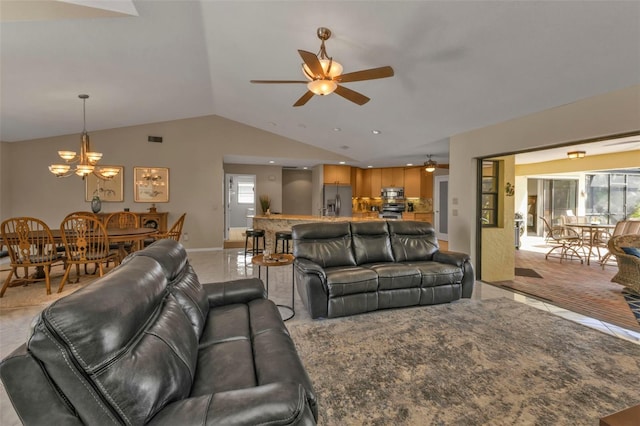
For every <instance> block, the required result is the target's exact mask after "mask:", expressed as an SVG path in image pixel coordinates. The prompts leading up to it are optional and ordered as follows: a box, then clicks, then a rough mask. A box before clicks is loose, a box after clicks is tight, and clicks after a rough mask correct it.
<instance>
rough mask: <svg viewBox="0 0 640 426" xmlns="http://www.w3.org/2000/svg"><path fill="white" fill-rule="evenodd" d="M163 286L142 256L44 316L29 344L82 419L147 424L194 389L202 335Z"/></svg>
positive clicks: (153, 264) (156, 268)
mask: <svg viewBox="0 0 640 426" xmlns="http://www.w3.org/2000/svg"><path fill="white" fill-rule="evenodd" d="M166 287H167V279H166V277H165V275H164V271H163V269H162V267H161V266H160V264H158V262H156V261H155V260H153V259H152V258H149V257H143V256H140V257H136V258H133V259H131V260H130V261H128V263H127V267H126V268H116V269H114V270H113V271H112V272H111V273H109V274H107V275H105V276H104V277H102V278H101V279H100V280H98V281H96V282H94V283H92V284H91V285H89V286H87V287H84V288H82V289H80V290H78V291H76V292H75V293H73V294H70V295H69V296H67V297H64V298H62V299H59V300H58V301H56V302H54V303H52V304H51V305H50V306H49V307H47V308H46V309H45V310H44V311H43V312H42V314H41V315H40V318H39V320H38V321H37V322H36V324H35V327H34V330H33V333H32V336H31V337H30V339H29V341H28V347H29V350H30V351H31V352H32V353H33V354H34V356H35V357H37V358H38V359H39V361H40V362H41V363H42V365H43V366H44V368H45V369H46V371H48V372H49V374H50V377H51V379H52V380H53V381H54V382H55V383H56V385H57V386H58V387H59V389H60V390H61V391H62V392H63V393H64V394H65V395H66V397H67V398H68V400H69V402H70V404H71V405H73V406H74V407H76V410H77V412H78V417H80V418H81V419H82V421H83V422H84V423H86V424H112V423H114V424H115V423H127V424H142V423H145V422H147V421H149V419H151V417H153V415H154V414H155V413H156V412H157V411H158V410H160V409H161V408H162V407H163V406H164V405H165V404H167V403H168V402H171V401H174V400H178V399H182V398H185V397H187V396H188V395H189V392H190V389H191V384H192V379H193V376H194V374H195V370H196V362H197V339H196V337H195V335H194V333H193V331H192V328H191V324H190V322H189V320H188V318H187V317H186V315H185V314H184V312H183V310H182V309H181V307H180V306H179V304H178V302H177V301H176V299H175V298H174V297H173V296H172V295H171V294H169V293H168V292H167V289H166ZM141 300H144V301H146V303H140V301H141ZM114 313H117V314H114Z"/></svg>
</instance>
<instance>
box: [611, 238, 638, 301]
mask: <svg viewBox="0 0 640 426" xmlns="http://www.w3.org/2000/svg"><path fill="white" fill-rule="evenodd" d="M609 252H610V253H611V254H612V255H614V256H615V257H616V262H617V263H618V273H617V274H616V275H615V276H614V277H613V278H611V281H612V282H614V283H618V284H622V285H623V286H625V287H627V288H628V289H629V290H631V291H632V292H634V293H636V294H640V257H638V256H640V234H626V235H616V236H614V237H611V239H610V240H609Z"/></svg>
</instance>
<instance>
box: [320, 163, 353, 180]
mask: <svg viewBox="0 0 640 426" xmlns="http://www.w3.org/2000/svg"><path fill="white" fill-rule="evenodd" d="M323 170H324V178H323V182H324V183H326V184H334V185H335V184H340V185H350V184H351V167H350V166H336V165H333V164H325V165H324V167H323Z"/></svg>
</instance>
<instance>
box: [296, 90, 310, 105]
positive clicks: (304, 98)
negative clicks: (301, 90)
mask: <svg viewBox="0 0 640 426" xmlns="http://www.w3.org/2000/svg"><path fill="white" fill-rule="evenodd" d="M311 98H313V92H312V91H311V90H307V92H306V93H305V94H304V95H302V96H301V97H300V99H298V100H297V101H296V103H295V104H293V106H294V107H297V106H302V105H304V104H306V103H307V102H309V99H311Z"/></svg>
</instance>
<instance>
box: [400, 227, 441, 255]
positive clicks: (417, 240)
mask: <svg viewBox="0 0 640 426" xmlns="http://www.w3.org/2000/svg"><path fill="white" fill-rule="evenodd" d="M388 226H389V234H390V236H391V249H392V250H393V257H394V258H395V260H396V262H407V261H413V260H431V258H432V257H433V254H434V253H435V252H437V251H438V250H439V246H438V239H437V238H436V231H435V229H434V228H433V225H431V224H430V223H428V222H416V221H389V222H388Z"/></svg>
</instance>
